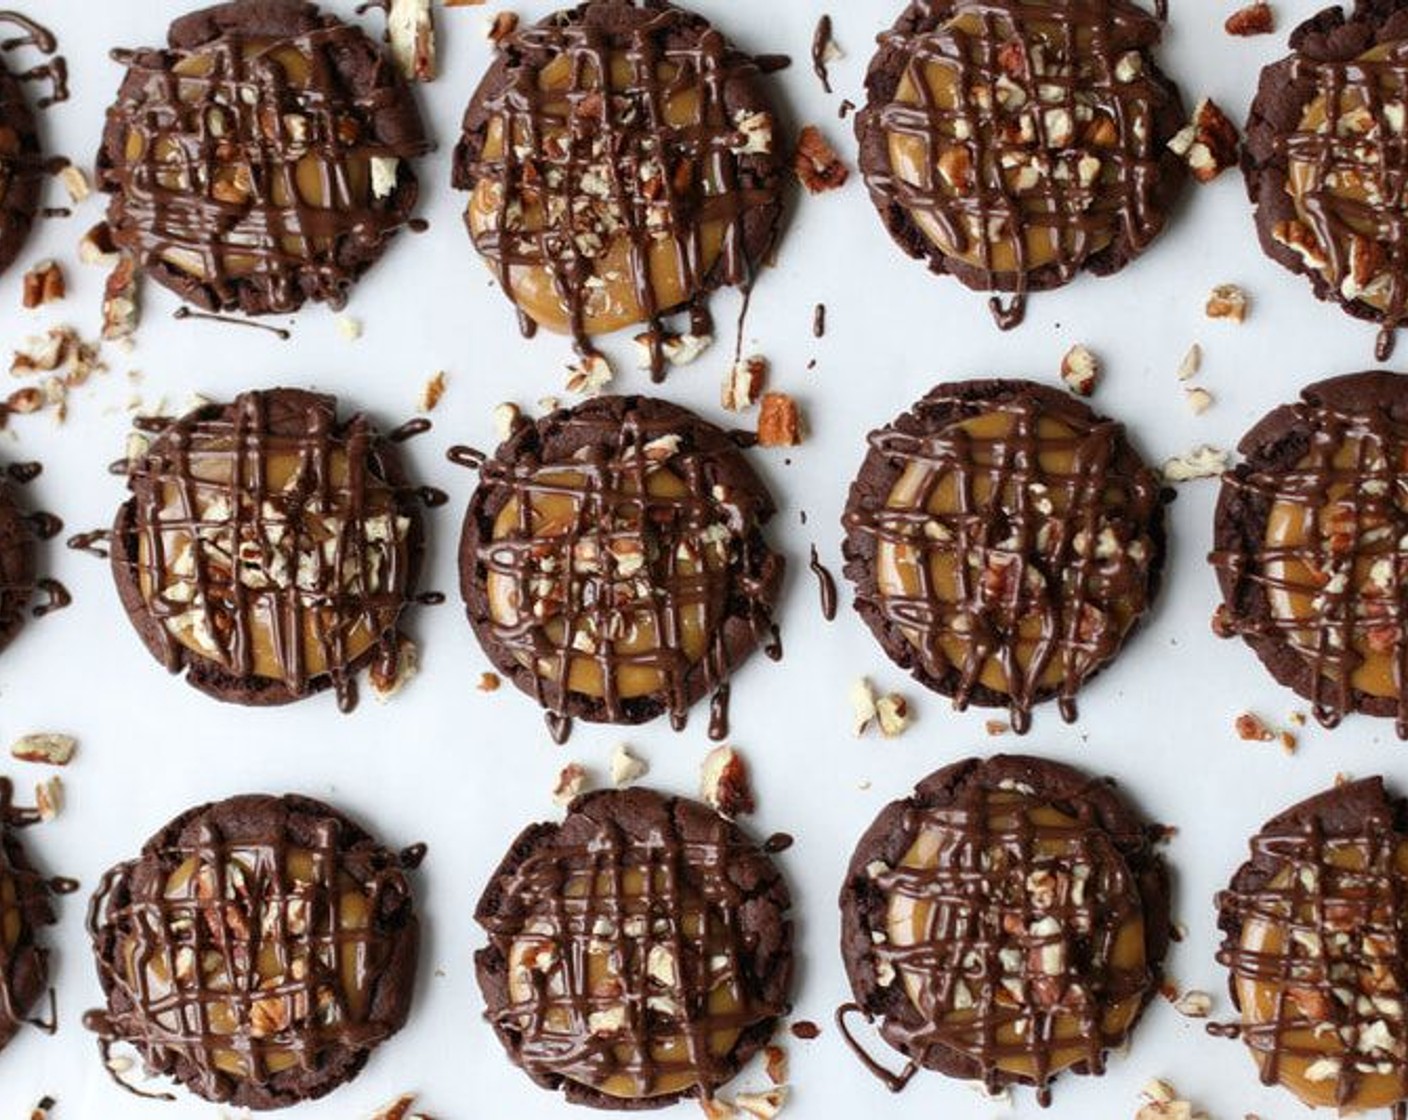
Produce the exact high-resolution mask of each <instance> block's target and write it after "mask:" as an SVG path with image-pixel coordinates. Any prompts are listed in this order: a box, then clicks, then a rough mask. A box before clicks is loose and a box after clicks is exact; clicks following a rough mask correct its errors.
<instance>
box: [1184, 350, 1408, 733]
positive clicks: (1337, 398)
mask: <svg viewBox="0 0 1408 1120" xmlns="http://www.w3.org/2000/svg"><path fill="white" fill-rule="evenodd" d="M1238 450H1239V451H1240V452H1241V454H1242V456H1243V461H1242V463H1241V465H1240V466H1238V467H1237V468H1236V469H1235V470H1232V471H1230V472H1228V474H1226V475H1225V476H1224V477H1223V483H1222V494H1221V497H1220V499H1219V501H1218V504H1217V514H1216V523H1215V527H1214V534H1213V547H1214V551H1213V553H1212V555H1211V557H1210V560H1211V562H1212V564H1213V565H1214V567H1215V568H1216V569H1217V578H1218V582H1219V584H1220V585H1221V588H1222V597H1223V607H1222V609H1221V610H1220V611H1219V614H1218V620H1217V623H1216V625H1217V628H1218V630H1219V632H1221V633H1224V634H1228V635H1233V634H1239V635H1241V637H1242V638H1244V639H1245V640H1246V642H1247V644H1248V645H1249V646H1251V647H1252V649H1253V650H1255V651H1256V654H1257V656H1258V657H1260V658H1261V660H1262V663H1263V664H1264V665H1265V666H1266V667H1267V669H1269V670H1270V671H1271V675H1272V676H1274V677H1275V678H1276V679H1277V680H1278V681H1280V682H1281V683H1282V684H1284V685H1287V686H1289V687H1291V688H1293V689H1295V690H1296V692H1298V693H1299V694H1300V695H1301V696H1303V697H1305V698H1306V699H1307V700H1309V701H1311V703H1312V704H1313V705H1314V711H1315V715H1316V718H1318V719H1319V720H1320V721H1321V722H1322V723H1324V724H1325V725H1326V726H1329V727H1333V726H1335V725H1336V724H1338V723H1339V721H1340V720H1341V719H1342V718H1343V717H1344V716H1345V715H1346V714H1348V713H1349V712H1367V713H1369V714H1370V715H1376V716H1392V717H1394V718H1395V719H1396V720H1397V727H1398V734H1399V735H1400V737H1408V685H1405V681H1404V679H1403V669H1402V665H1403V659H1404V654H1405V651H1406V650H1408V639H1405V637H1404V601H1405V594H1406V593H1408V564H1406V563H1405V560H1404V552H1403V547H1404V546H1403V541H1404V539H1405V537H1408V497H1405V494H1408V379H1405V378H1404V377H1403V376H1402V375H1400V374H1396V373H1387V372H1383V371H1375V372H1368V373H1356V374H1349V375H1347V376H1344V377H1335V378H1331V379H1330V380H1328V381H1321V382H1318V383H1317V384H1314V385H1311V386H1309V387H1308V388H1306V389H1304V390H1303V391H1302V392H1301V399H1300V401H1299V402H1297V403H1296V404H1288V405H1282V406H1281V407H1279V408H1277V409H1274V410H1273V411H1272V412H1270V413H1269V414H1268V415H1267V416H1265V417H1264V418H1263V419H1262V420H1261V421H1260V422H1259V423H1258V424H1257V425H1256V426H1255V427H1254V428H1252V430H1251V431H1249V432H1248V433H1247V434H1246V435H1245V436H1244V437H1243V438H1242V442H1241V444H1240V445H1239V446H1238Z"/></svg>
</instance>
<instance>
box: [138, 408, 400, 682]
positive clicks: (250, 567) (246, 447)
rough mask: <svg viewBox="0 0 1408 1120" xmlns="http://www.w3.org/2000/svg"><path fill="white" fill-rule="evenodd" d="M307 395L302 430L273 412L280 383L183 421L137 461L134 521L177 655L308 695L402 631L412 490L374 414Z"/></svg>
mask: <svg viewBox="0 0 1408 1120" xmlns="http://www.w3.org/2000/svg"><path fill="white" fill-rule="evenodd" d="M270 402H273V403H272V404H271V403H270ZM303 405H304V407H305V411H303V412H301V413H300V412H297V411H296V409H297V407H298V406H297V405H295V412H294V413H293V416H292V419H293V420H294V421H295V422H294V423H293V424H292V425H291V426H290V423H289V420H290V416H289V415H281V416H280V417H279V418H278V419H277V420H272V421H271V419H270V415H269V409H270V408H271V407H272V408H274V409H276V410H277V409H279V408H281V407H282V406H281V405H280V404H279V403H278V399H277V392H276V393H274V394H259V393H250V394H246V395H244V396H242V397H240V398H238V399H237V400H236V401H235V403H234V404H232V405H230V406H227V407H224V408H221V407H219V406H216V407H215V408H214V410H213V411H212V410H211V409H207V410H204V411H202V412H198V413H195V414H192V416H189V417H186V418H185V419H183V420H179V421H176V422H174V423H169V422H168V425H167V426H164V427H162V428H161V429H160V434H159V435H158V436H157V440H156V443H155V444H154V445H153V447H152V448H151V449H150V450H149V451H148V452H146V453H145V454H144V455H143V456H142V457H141V458H140V459H139V460H137V461H136V462H135V463H134V464H133V465H132V466H131V468H130V486H131V489H132V490H133V493H134V495H135V498H134V501H133V503H131V504H130V506H129V508H130V514H125V515H124V517H130V521H126V520H124V518H120V519H119V520H120V522H122V523H123V525H124V527H129V531H130V532H131V533H133V534H134V535H135V537H136V548H135V559H134V567H135V569H136V576H137V586H138V589H139V592H140V594H141V597H142V600H143V602H144V604H145V606H146V609H147V610H148V611H150V613H151V615H152V616H153V617H154V618H155V619H156V620H158V621H159V622H160V624H161V626H162V628H163V630H164V632H165V634H166V635H167V636H168V639H169V645H170V648H169V653H168V660H171V659H172V658H176V659H177V660H176V661H175V662H174V664H179V655H178V653H177V649H176V647H179V648H180V649H181V650H184V651H186V652H187V653H189V654H193V655H195V656H198V657H200V658H203V659H206V660H208V661H213V662H215V663H217V664H219V665H221V666H223V667H224V668H226V669H227V670H229V671H230V672H232V673H235V674H237V675H239V676H242V677H248V676H254V677H258V678H262V679H266V680H271V681H277V682H280V683H282V684H283V685H285V686H286V687H287V688H288V689H289V690H290V691H292V692H294V693H298V692H301V691H303V690H305V688H306V685H307V682H309V681H311V680H316V679H319V678H326V677H328V676H332V677H333V678H334V679H335V680H336V679H340V678H342V677H344V676H345V675H346V670H348V668H349V667H350V666H352V665H353V664H354V663H356V662H357V661H358V659H359V658H361V657H362V656H363V655H364V654H366V653H367V652H368V651H369V650H370V649H372V648H373V646H375V645H376V644H377V643H378V642H380V641H382V640H383V639H384V638H385V637H386V636H387V635H388V634H390V633H391V632H392V631H393V630H394V627H395V624H396V620H397V618H398V616H399V614H400V612H401V610H402V608H403V607H404V605H405V603H406V601H407V598H408V595H409V592H410V587H409V583H410V578H411V566H412V559H411V558H412V551H411V550H412V540H411V535H412V528H413V526H412V520H411V518H410V517H409V516H408V515H407V513H406V510H407V508H408V507H407V502H406V500H405V496H404V492H403V491H402V490H401V489H400V488H399V487H398V486H397V485H395V482H394V480H393V479H392V478H391V477H388V475H387V473H386V469H385V463H384V462H383V459H382V456H383V454H384V445H383V444H382V441H381V438H380V437H379V436H378V435H377V433H376V432H375V430H374V429H372V428H371V427H370V425H369V424H368V422H367V421H366V420H365V418H362V417H357V418H354V419H353V420H352V421H350V422H348V423H346V424H339V423H338V422H337V421H336V419H335V416H334V415H333V408H334V406H333V405H332V403H331V402H330V400H329V399H328V398H323V397H313V396H308V397H306V398H305V399H304V401H303ZM299 421H301V423H300V422H299ZM300 429H301V430H300Z"/></svg>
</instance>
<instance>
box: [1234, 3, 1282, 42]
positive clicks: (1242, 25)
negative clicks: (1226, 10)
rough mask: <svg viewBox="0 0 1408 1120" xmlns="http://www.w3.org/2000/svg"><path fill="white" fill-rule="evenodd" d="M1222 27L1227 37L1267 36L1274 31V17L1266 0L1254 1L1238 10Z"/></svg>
mask: <svg viewBox="0 0 1408 1120" xmlns="http://www.w3.org/2000/svg"><path fill="white" fill-rule="evenodd" d="M1222 26H1223V28H1224V29H1225V30H1226V31H1227V34H1229V35H1240V36H1243V37H1245V36H1249V35H1269V34H1270V33H1271V32H1273V31H1275V30H1276V16H1275V14H1274V13H1273V12H1272V11H1271V5H1270V4H1268V3H1266V0H1256V3H1254V4H1248V5H1247V6H1246V7H1245V8H1238V9H1237V10H1236V11H1235V12H1233V13H1232V14H1231V15H1230V16H1228V17H1227V22H1226V23H1224V24H1223V25H1222Z"/></svg>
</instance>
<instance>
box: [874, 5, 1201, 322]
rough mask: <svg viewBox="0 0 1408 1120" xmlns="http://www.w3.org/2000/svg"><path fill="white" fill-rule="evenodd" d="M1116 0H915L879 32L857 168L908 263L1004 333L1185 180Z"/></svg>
mask: <svg viewBox="0 0 1408 1120" xmlns="http://www.w3.org/2000/svg"><path fill="white" fill-rule="evenodd" d="M1162 34H1163V22H1162V19H1161V18H1158V17H1155V16H1154V15H1151V14H1149V13H1147V12H1146V11H1144V10H1143V9H1142V8H1140V7H1138V6H1137V5H1136V4H1134V3H1132V2H1130V0H1073V2H1071V3H1063V4H1060V5H1054V6H1053V5H1050V4H1044V3H1041V2H1039V0H915V2H914V3H911V4H910V5H909V7H908V8H906V9H905V11H904V14H903V15H901V16H900V18H899V20H898V22H896V24H895V26H894V27H893V28H892V29H891V30H890V31H888V32H886V33H885V34H883V35H882V36H880V49H879V51H878V52H877V54H876V55H875V58H874V59H873V60H872V61H871V64H870V70H869V72H868V74H867V76H866V94H867V100H866V105H865V108H864V109H862V110H861V112H860V113H859V114H857V116H856V137H857V139H858V140H859V141H860V168H861V172H862V174H864V176H865V181H866V184H867V186H868V187H869V189H870V196H871V199H872V201H873V202H874V203H875V206H876V208H877V209H878V210H879V211H880V215H881V218H882V219H883V220H884V222H885V225H886V227H887V228H888V229H889V231H890V235H891V236H892V237H893V238H894V239H895V241H896V242H897V243H898V244H899V246H900V247H901V248H902V249H903V250H904V251H905V252H906V253H908V254H909V255H910V256H912V257H915V258H917V259H920V260H924V261H927V262H928V265H929V268H930V269H931V270H932V271H934V272H937V273H949V274H952V275H953V276H955V277H957V278H958V279H959V280H960V281H962V282H963V283H964V284H966V285H967V286H968V287H970V288H975V289H978V290H979V291H990V292H1011V293H1014V294H1013V297H1012V298H1011V299H1010V300H1009V301H1008V303H1007V304H1006V305H1005V306H1004V305H1003V304H1002V301H1001V300H1000V299H999V298H998V297H997V296H994V297H993V298H992V299H991V300H989V306H990V307H991V309H992V311H993V314H994V316H995V318H996V319H997V322H998V325H999V326H1000V327H1002V328H1003V329H1006V328H1008V327H1013V326H1016V325H1017V324H1018V323H1020V322H1021V320H1022V317H1023V314H1024V312H1025V308H1026V298H1027V293H1028V292H1032V291H1040V290H1043V289H1048V288H1055V287H1060V286H1061V285H1063V284H1066V283H1068V282H1069V281H1070V280H1072V279H1073V278H1074V277H1075V276H1076V275H1077V273H1079V272H1082V271H1087V272H1091V273H1094V274H1095V275H1097V276H1103V275H1107V274H1109V273H1112V272H1116V271H1118V270H1119V269H1121V268H1123V267H1124V266H1125V265H1126V264H1128V263H1129V262H1130V261H1131V260H1133V259H1134V258H1135V257H1137V256H1139V255H1140V254H1141V253H1143V252H1144V250H1145V249H1147V248H1148V247H1149V245H1150V243H1151V242H1152V241H1153V240H1154V238H1155V237H1156V236H1158V234H1159V233H1160V232H1161V231H1162V229H1163V227H1164V222H1165V220H1166V218H1167V215H1168V211H1169V209H1170V207H1171V206H1172V205H1173V202H1174V199H1175V198H1176V197H1177V195H1178V193H1179V191H1180V189H1181V188H1182V186H1183V183H1184V181H1185V178H1186V168H1185V167H1184V166H1183V164H1182V162H1181V161H1180V160H1179V159H1178V157H1177V156H1176V155H1175V154H1174V153H1173V152H1171V151H1170V150H1169V148H1168V142H1169V141H1170V140H1171V139H1172V138H1173V137H1174V135H1175V134H1176V133H1177V132H1178V130H1179V129H1180V128H1181V127H1182V125H1183V123H1184V117H1185V114H1184V110H1183V104H1182V101H1181V99H1180V97H1179V93H1178V88H1177V87H1176V86H1175V85H1174V84H1173V83H1172V82H1171V81H1169V80H1168V79H1167V78H1166V77H1165V76H1164V75H1163V74H1162V73H1161V72H1160V70H1159V68H1158V66H1157V65H1156V64H1155V62H1154V59H1153V53H1152V52H1153V49H1154V48H1155V47H1156V46H1157V44H1158V42H1159V40H1160V38H1161V37H1162Z"/></svg>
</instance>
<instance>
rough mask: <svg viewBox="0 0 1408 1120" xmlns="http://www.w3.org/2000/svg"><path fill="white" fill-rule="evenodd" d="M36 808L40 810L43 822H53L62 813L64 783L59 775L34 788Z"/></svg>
mask: <svg viewBox="0 0 1408 1120" xmlns="http://www.w3.org/2000/svg"><path fill="white" fill-rule="evenodd" d="M34 807H35V809H37V810H38V812H39V819H40V820H41V821H51V820H53V819H54V818H55V817H57V816H58V815H59V813H60V812H62V810H63V807H64V783H63V780H62V779H61V778H60V777H59V776H58V775H57V774H55V775H54V776H53V777H52V778H45V779H44V780H43V781H42V782H40V783H39V784H38V785H37V786H35V787H34Z"/></svg>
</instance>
